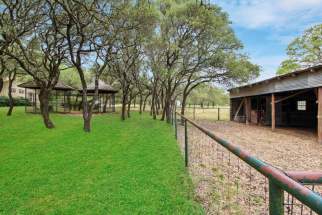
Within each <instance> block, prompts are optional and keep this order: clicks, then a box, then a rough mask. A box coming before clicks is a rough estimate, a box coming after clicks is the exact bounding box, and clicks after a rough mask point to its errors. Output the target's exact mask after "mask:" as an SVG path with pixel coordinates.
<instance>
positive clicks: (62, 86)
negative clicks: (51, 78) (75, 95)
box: [18, 81, 75, 91]
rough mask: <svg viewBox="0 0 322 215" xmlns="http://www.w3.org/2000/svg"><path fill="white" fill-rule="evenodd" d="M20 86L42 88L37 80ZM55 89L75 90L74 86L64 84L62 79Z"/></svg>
mask: <svg viewBox="0 0 322 215" xmlns="http://www.w3.org/2000/svg"><path fill="white" fill-rule="evenodd" d="M18 87H22V88H27V89H40V87H39V85H38V84H37V83H36V82H35V81H28V82H25V83H22V84H19V85H18ZM54 90H65V91H68V90H75V89H74V88H73V87H71V86H68V85H67V84H64V83H63V82H61V81H58V82H57V84H56V85H55V87H54Z"/></svg>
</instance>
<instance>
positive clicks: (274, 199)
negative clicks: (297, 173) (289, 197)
mask: <svg viewBox="0 0 322 215" xmlns="http://www.w3.org/2000/svg"><path fill="white" fill-rule="evenodd" d="M269 214H270V215H284V190H283V189H281V188H280V187H279V186H278V185H276V183H274V182H273V181H272V180H270V181H269Z"/></svg>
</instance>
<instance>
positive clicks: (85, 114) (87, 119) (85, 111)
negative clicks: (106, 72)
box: [83, 89, 92, 132]
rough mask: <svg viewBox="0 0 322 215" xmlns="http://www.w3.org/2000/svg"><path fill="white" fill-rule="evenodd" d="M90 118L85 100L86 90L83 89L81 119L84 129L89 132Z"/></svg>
mask: <svg viewBox="0 0 322 215" xmlns="http://www.w3.org/2000/svg"><path fill="white" fill-rule="evenodd" d="M91 118H92V114H91V111H90V107H89V104H88V101H87V90H86V89H85V90H84V89H83V120H84V128H83V129H84V131H85V132H90V131H91Z"/></svg>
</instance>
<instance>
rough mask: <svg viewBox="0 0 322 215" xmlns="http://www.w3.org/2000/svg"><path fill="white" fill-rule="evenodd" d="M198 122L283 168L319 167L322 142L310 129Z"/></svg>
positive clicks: (316, 168)
mask: <svg viewBox="0 0 322 215" xmlns="http://www.w3.org/2000/svg"><path fill="white" fill-rule="evenodd" d="M199 123H200V124H201V125H203V126H204V127H207V128H208V129H210V130H212V131H213V132H214V133H215V134H217V135H218V136H220V137H222V138H224V139H226V140H228V141H229V142H231V143H234V144H237V145H239V146H240V147H241V148H243V149H244V150H247V151H249V152H251V153H252V154H253V155H255V156H256V157H258V158H259V159H262V160H264V161H266V162H267V163H270V164H272V165H274V166H276V167H278V168H281V169H283V170H285V171H288V170H319V171H321V170H322V144H319V143H318V142H317V140H316V135H315V133H314V132H313V131H310V130H303V129H290V128H287V129H286V128H278V129H276V131H274V132H272V131H271V129H270V127H264V126H257V125H248V126H247V125H245V124H241V123H236V122H230V121H217V122H207V121H199Z"/></svg>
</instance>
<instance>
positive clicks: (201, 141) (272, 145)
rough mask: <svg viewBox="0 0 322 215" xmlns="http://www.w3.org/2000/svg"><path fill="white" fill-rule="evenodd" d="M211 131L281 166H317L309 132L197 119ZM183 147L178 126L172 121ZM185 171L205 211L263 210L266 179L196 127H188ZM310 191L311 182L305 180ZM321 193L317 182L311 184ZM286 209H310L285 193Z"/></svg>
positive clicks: (319, 159)
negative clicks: (273, 129) (187, 154)
mask: <svg viewBox="0 0 322 215" xmlns="http://www.w3.org/2000/svg"><path fill="white" fill-rule="evenodd" d="M198 124H200V125H202V126H203V127H207V128H208V129H210V130H211V131H213V133H215V134H216V135H217V136H219V137H221V138H223V139H225V140H227V141H229V142H231V143H234V144H236V145H238V146H239V147H241V148H242V149H244V150H246V151H249V152H250V153H251V154H253V155H255V156H256V157H258V158H259V159H261V160H264V161H266V162H267V163H269V164H271V165H274V166H275V167H277V168H280V169H282V170H284V171H287V170H320V171H321V169H322V168H321V167H322V156H321V155H322V146H321V145H319V144H318V143H317V141H316V138H315V134H314V133H313V132H311V131H304V130H296V129H277V130H276V131H275V132H272V131H271V130H270V128H268V127H258V126H254V125H250V126H246V125H244V124H239V123H234V122H225V121H217V122H209V121H199V122H198ZM178 140H179V141H178V142H179V144H180V147H181V150H182V152H184V129H183V126H178ZM188 151H189V172H190V174H191V176H192V179H193V182H194V185H195V192H196V199H197V200H198V201H199V202H200V203H201V204H202V205H203V207H204V208H205V210H206V213H207V214H211V215H212V214H260V215H261V214H268V207H269V201H268V199H269V193H268V190H269V188H268V180H267V179H266V178H265V177H264V176H263V175H261V174H260V173H258V172H257V171H256V170H254V169H253V168H252V167H250V166H249V165H248V164H246V163H245V162H243V161H241V160H240V159H239V158H238V157H236V156H235V155H233V154H232V153H230V152H229V151H228V150H226V149H225V148H224V147H222V146H221V145H220V144H217V143H216V142H215V141H214V140H212V139H211V138H209V137H208V136H206V135H205V134H204V133H202V132H201V131H199V130H198V129H196V128H194V127H192V126H188ZM307 187H308V188H309V189H311V190H314V187H312V186H311V185H307ZM315 191H316V192H318V193H320V194H322V186H318V187H315ZM284 199H285V201H284V208H285V213H287V214H315V213H311V212H312V211H311V210H310V209H309V208H307V207H306V206H303V205H302V204H301V203H300V202H299V201H297V200H296V199H295V198H293V197H292V196H291V195H289V194H288V193H286V192H285V197H284Z"/></svg>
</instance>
